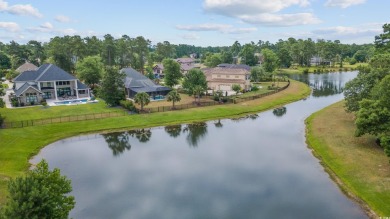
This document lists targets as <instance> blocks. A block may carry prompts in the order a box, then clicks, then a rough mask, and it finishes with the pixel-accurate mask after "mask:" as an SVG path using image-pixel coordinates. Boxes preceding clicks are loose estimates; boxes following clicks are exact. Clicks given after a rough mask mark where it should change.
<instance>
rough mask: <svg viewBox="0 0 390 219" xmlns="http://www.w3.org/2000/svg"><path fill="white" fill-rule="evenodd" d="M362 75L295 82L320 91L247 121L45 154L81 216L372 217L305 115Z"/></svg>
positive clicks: (80, 142) (115, 136)
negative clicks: (318, 153) (337, 175)
mask: <svg viewBox="0 0 390 219" xmlns="http://www.w3.org/2000/svg"><path fill="white" fill-rule="evenodd" d="M356 74H357V73H356V72H349V73H332V74H321V75H312V74H310V75H306V76H302V75H301V76H295V77H294V78H295V79H299V80H302V81H305V82H306V83H308V84H309V85H310V86H311V87H312V88H313V89H314V91H313V95H312V96H311V97H309V98H307V99H306V100H301V101H298V102H295V103H292V104H288V105H286V106H285V108H280V109H278V110H270V111H266V112H263V113H260V114H258V115H253V116H250V117H246V118H242V119H234V120H230V119H224V120H215V121H210V122H207V123H198V124H190V125H188V124H183V125H179V126H171V127H160V128H153V129H145V130H136V131H129V132H121V133H111V134H95V135H87V136H80V137H73V138H69V139H65V140H61V141H58V142H56V143H54V144H51V145H49V146H48V147H46V148H44V149H43V150H42V151H41V153H40V154H39V155H38V156H37V157H35V158H34V159H33V160H32V162H33V163H35V162H38V161H39V160H41V159H42V158H45V159H46V160H48V162H49V164H50V166H51V167H52V168H54V167H58V168H60V169H61V171H62V173H63V174H65V175H67V176H68V177H69V178H70V179H71V180H72V185H73V190H74V191H73V193H72V194H73V195H74V196H75V198H76V202H77V204H76V207H75V209H74V210H73V211H72V212H71V215H70V216H71V217H73V218H318V219H319V218H366V216H365V214H364V213H363V211H362V210H361V209H360V208H359V207H358V206H357V205H356V204H355V203H353V202H352V201H351V200H349V199H348V198H347V197H346V196H345V195H344V194H343V193H342V192H341V191H340V190H339V189H338V187H337V185H335V183H334V182H333V181H332V180H331V179H330V178H329V175H328V174H327V173H326V172H324V170H323V168H322V166H321V165H320V164H319V161H318V160H317V159H316V158H315V157H313V155H312V154H311V152H310V150H309V149H308V148H307V146H306V144H305V136H304V134H305V133H304V129H305V127H304V119H305V118H306V117H308V116H309V115H310V114H312V113H313V112H315V111H318V110H319V109H322V108H324V107H325V106H328V105H330V104H332V103H334V102H337V101H339V100H341V99H342V98H343V96H342V94H341V92H342V88H343V86H344V84H345V82H346V81H348V80H350V79H352V78H354V77H355V76H356Z"/></svg>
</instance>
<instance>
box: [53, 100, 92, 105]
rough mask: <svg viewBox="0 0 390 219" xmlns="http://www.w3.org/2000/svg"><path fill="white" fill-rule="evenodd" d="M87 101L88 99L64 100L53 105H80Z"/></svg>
mask: <svg viewBox="0 0 390 219" xmlns="http://www.w3.org/2000/svg"><path fill="white" fill-rule="evenodd" d="M87 101H88V99H77V100H64V101H58V102H54V104H55V105H69V104H81V103H87Z"/></svg>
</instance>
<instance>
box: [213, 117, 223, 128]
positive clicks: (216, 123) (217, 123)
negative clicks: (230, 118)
mask: <svg viewBox="0 0 390 219" xmlns="http://www.w3.org/2000/svg"><path fill="white" fill-rule="evenodd" d="M214 125H215V127H217V128H222V127H223V124H222V122H221V120H220V119H218V121H217V122H215V123H214Z"/></svg>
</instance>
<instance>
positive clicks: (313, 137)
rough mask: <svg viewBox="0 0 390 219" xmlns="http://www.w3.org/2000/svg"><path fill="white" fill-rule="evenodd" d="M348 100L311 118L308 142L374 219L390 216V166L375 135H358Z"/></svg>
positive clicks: (309, 119) (325, 166)
mask: <svg viewBox="0 0 390 219" xmlns="http://www.w3.org/2000/svg"><path fill="white" fill-rule="evenodd" d="M343 104H344V102H343V101H341V102H338V103H336V104H333V105H331V106H328V107H326V108H324V109H322V110H320V111H318V112H316V113H314V114H312V115H311V116H310V117H308V118H307V119H306V121H305V123H306V141H307V144H308V147H310V148H311V149H312V152H313V154H314V156H316V157H317V158H319V159H320V160H321V164H322V165H323V166H324V168H325V170H326V171H327V172H328V173H329V174H330V176H331V177H332V179H333V180H334V181H335V182H336V183H337V184H338V185H339V186H340V188H341V190H342V191H343V192H344V193H345V194H347V195H348V196H349V197H351V198H352V199H353V200H355V201H356V202H357V203H358V204H360V206H362V208H363V209H364V210H365V211H366V212H367V214H368V216H369V217H371V218H378V215H379V216H384V217H385V216H389V215H390V165H389V161H388V157H386V155H385V154H384V152H383V149H382V148H380V147H379V146H377V145H376V143H375V138H374V137H372V136H363V137H359V138H357V137H354V131H355V126H354V119H353V115H352V114H348V113H346V112H345V111H344V107H343V106H344V105H343Z"/></svg>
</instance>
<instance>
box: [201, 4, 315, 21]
mask: <svg viewBox="0 0 390 219" xmlns="http://www.w3.org/2000/svg"><path fill="white" fill-rule="evenodd" d="M309 4H310V3H309V1H308V0H261V1H259V0H205V1H204V3H203V8H204V9H205V10H206V11H208V12H213V13H217V14H222V15H226V16H233V17H234V16H240V15H256V14H262V13H275V12H278V11H280V10H282V9H285V8H288V7H290V6H294V5H298V6H301V7H305V6H308V5H309Z"/></svg>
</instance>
